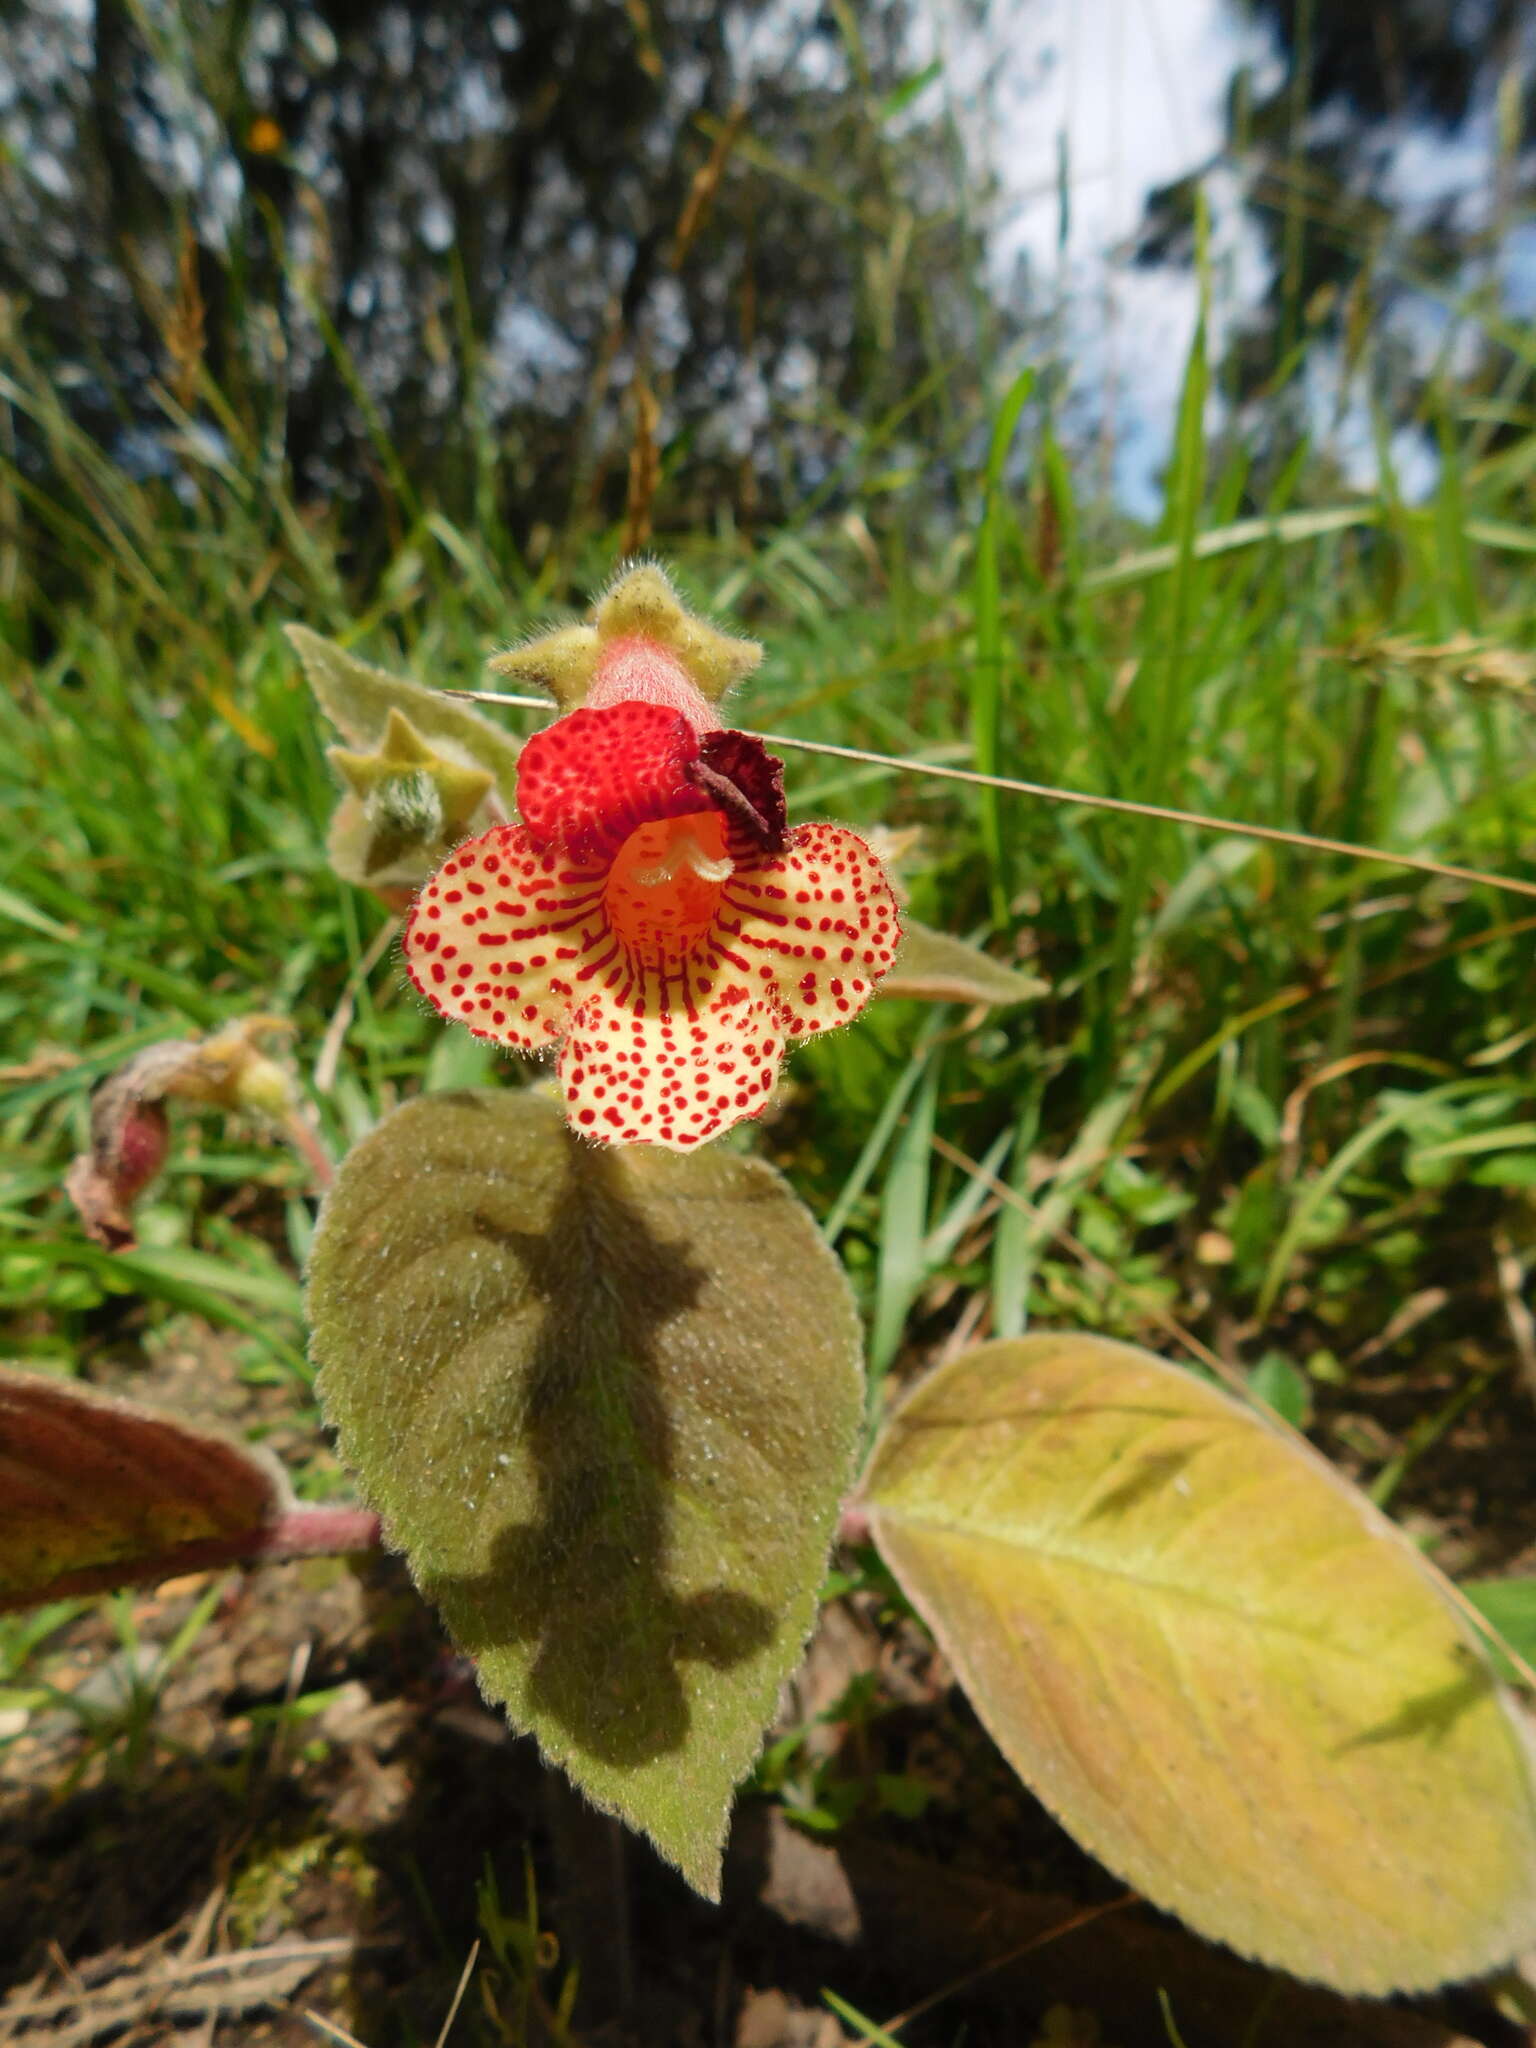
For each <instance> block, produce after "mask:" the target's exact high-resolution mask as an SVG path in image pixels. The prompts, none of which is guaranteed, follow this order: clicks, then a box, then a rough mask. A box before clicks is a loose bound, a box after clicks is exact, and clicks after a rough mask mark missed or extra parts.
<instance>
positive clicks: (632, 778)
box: [517, 700, 709, 860]
mask: <svg viewBox="0 0 1536 2048" xmlns="http://www.w3.org/2000/svg"><path fill="white" fill-rule="evenodd" d="M698 754H699V737H698V734H697V733H696V732H695V731H694V729H693V727H692V726H691V725H690V724H689V722H688V720H687V719H686V718H684V717H682V716H681V715H680V714H679V713H678V712H676V711H671V710H669V709H668V708H667V707H666V706H665V705H664V704H647V703H642V702H640V701H638V700H635V701H631V702H626V703H622V704H610V705H608V706H607V708H606V709H604V710H601V711H590V710H586V709H583V710H580V711H572V712H570V713H569V714H568V715H567V716H566V717H564V718H557V719H556V720H555V722H554V724H553V725H548V726H546V727H545V728H544V730H543V731H542V732H537V733H535V734H534V735H533V737H532V739H530V740H529V741H528V743H527V745H526V746H525V747H524V748H523V751H522V754H521V756H520V757H519V760H518V764H517V807H518V809H519V811H521V813H522V815H523V821H524V823H525V824H526V825H527V827H528V832H529V836H530V838H531V839H532V842H533V844H534V845H535V846H536V847H540V848H543V847H549V846H556V845H560V846H564V847H565V848H566V850H567V851H568V852H569V853H571V854H574V855H575V857H576V858H577V859H578V860H589V859H591V860H595V859H605V860H611V859H612V857H613V855H614V854H615V853H617V852H618V850H619V848H620V847H621V846H622V845H623V843H624V841H625V840H626V839H627V838H628V837H629V835H630V833H631V832H633V831H635V830H636V828H637V827H638V826H641V825H647V824H650V823H652V822H653V821H654V820H655V819H658V818H679V817H682V816H684V815H685V814H686V813H687V812H689V811H702V810H706V809H708V808H709V798H708V796H707V795H706V794H705V793H704V792H703V791H702V790H700V789H698V788H697V787H695V785H694V783H693V782H692V781H691V780H690V778H689V774H688V769H689V766H690V764H691V763H692V762H694V761H696V760H697V759H698Z"/></svg>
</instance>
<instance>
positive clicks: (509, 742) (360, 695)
mask: <svg viewBox="0 0 1536 2048" xmlns="http://www.w3.org/2000/svg"><path fill="white" fill-rule="evenodd" d="M287 631H288V640H289V644H290V645H291V646H292V648H293V651H294V653H295V654H297V656H298V657H299V660H300V662H301V663H302V664H303V668H304V674H305V676H306V677H307V678H308V681H309V686H310V688H311V689H312V690H313V691H314V693H315V696H316V697H317V698H318V700H319V703H320V708H321V710H322V711H323V712H324V713H325V715H326V717H327V718H329V719H330V721H331V723H332V724H333V725H334V726H335V727H336V728H337V730H338V731H339V732H341V733H342V734H343V735H344V736H345V737H346V738H347V739H348V740H349V741H350V742H351V744H352V745H353V746H354V747H361V748H363V749H365V750H372V749H373V748H376V747H378V746H379V745H380V743H381V742H382V740H383V739H384V737H385V734H386V731H387V729H388V727H389V714H390V713H391V712H392V711H395V712H398V713H399V714H400V715H401V716H402V717H403V718H406V719H409V721H410V723H411V725H412V726H413V727H414V729H415V731H416V732H417V733H418V734H420V736H421V737H422V738H423V739H425V740H429V741H431V742H432V744H433V745H434V747H436V748H437V750H438V751H439V752H440V753H442V754H444V755H445V756H447V757H448V758H450V759H452V760H454V761H456V762H457V763H458V765H459V766H460V767H463V768H471V769H473V768H484V769H485V770H487V772H488V773H489V774H491V775H493V776H494V777H495V779H496V786H497V789H498V790H499V792H500V794H501V799H502V803H503V805H504V806H505V808H506V809H507V810H511V808H512V803H513V797H514V794H515V787H516V775H517V755H518V743H517V741H516V740H515V739H513V738H512V737H511V735H510V734H508V733H505V732H503V731H502V729H501V727H500V726H498V725H493V724H492V723H491V721H490V719H488V718H486V717H484V716H483V715H482V714H481V713H480V712H478V711H476V710H475V709H474V708H473V707H472V706H471V705H468V704H460V703H458V702H457V701H456V700H455V699H454V698H452V697H445V696H444V695H443V694H442V692H441V691H440V690H429V689H426V688H424V687H423V685H422V684H420V683H413V682H407V681H406V679H405V678H404V677H403V676H392V675H390V674H389V673H388V672H387V671H386V670H384V669H381V668H374V667H372V666H371V665H370V664H369V663H368V662H366V661H359V660H358V658H357V656H356V655H355V654H349V653H348V652H347V650H346V649H345V648H344V647H338V646H337V645H336V643H335V641H334V640H326V639H324V638H322V636H321V635H320V634H319V633H312V632H311V631H310V630H309V628H308V627H307V626H290V627H288V629H287Z"/></svg>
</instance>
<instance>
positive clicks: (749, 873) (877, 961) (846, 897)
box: [719, 825, 901, 1038]
mask: <svg viewBox="0 0 1536 2048" xmlns="http://www.w3.org/2000/svg"><path fill="white" fill-rule="evenodd" d="M786 901H790V902H794V903H797V904H803V905H804V906H805V908H804V909H803V910H800V911H797V912H795V913H793V914H791V915H788V916H786V915H785V913H784V912H783V911H781V910H779V909H778V908H777V907H776V906H777V905H778V904H780V903H783V902H786ZM719 928H720V932H721V935H722V938H723V939H728V940H730V941H731V942H732V944H733V945H734V946H735V948H737V949H738V950H739V951H740V952H742V953H743V954H745V955H746V956H747V957H748V958H749V959H753V960H756V961H757V962H758V968H757V979H758V980H759V981H760V982H766V983H768V984H769V985H771V986H776V988H777V991H778V999H779V1014H780V1017H781V1019H782V1023H783V1028H784V1030H785V1031H786V1032H787V1033H788V1034H789V1036H790V1037H791V1038H809V1037H813V1036H814V1035H815V1034H816V1033H817V1032H820V1031H831V1030H834V1029H835V1028H836V1027H837V1026H838V1025H840V1024H847V1023H850V1022H851V1021H852V1020H853V1019H854V1018H855V1017H856V1016H857V1015H858V1014H859V1012H860V1010H862V1009H863V1008H864V1005H865V1004H866V1003H867V1002H868V1001H869V999H870V997H871V996H872V995H873V994H874V989H875V983H876V982H877V981H879V979H880V977H881V976H882V975H883V974H885V973H886V972H887V971H888V969H889V968H890V966H891V963H892V962H893V961H894V959H895V958H896V948H897V946H898V945H899V944H900V941H901V917H900V913H899V912H898V910H897V906H896V898H895V896H894V895H893V894H892V891H891V885H890V883H889V882H888V881H887V880H886V876H885V870H884V869H883V868H882V867H881V865H880V863H879V861H878V860H877V859H876V858H875V856H874V854H873V853H872V852H871V851H870V849H869V847H868V846H867V845H866V844H865V843H864V841H863V840H862V839H861V838H860V837H859V836H858V834H857V833H856V832H849V831H846V830H845V829H844V828H843V827H842V826H841V825H797V826H796V827H795V828H794V830H793V831H792V832H791V833H790V834H789V835H788V838H787V839H786V840H785V843H784V851H783V853H782V854H780V855H779V856H778V857H777V859H769V860H761V861H758V862H756V863H754V864H752V865H745V866H740V867H738V868H737V871H736V873H735V874H734V875H733V876H732V878H731V880H730V881H729V882H728V883H727V884H726V887H725V892H724V897H723V900H722V903H721V916H720V926H719ZM765 993H766V990H765Z"/></svg>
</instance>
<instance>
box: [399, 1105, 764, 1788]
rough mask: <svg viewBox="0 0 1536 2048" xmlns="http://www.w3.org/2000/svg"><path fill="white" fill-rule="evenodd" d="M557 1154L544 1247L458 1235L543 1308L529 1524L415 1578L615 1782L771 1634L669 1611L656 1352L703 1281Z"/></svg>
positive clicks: (706, 1609) (530, 1392)
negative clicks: (515, 1667) (509, 1654)
mask: <svg viewBox="0 0 1536 2048" xmlns="http://www.w3.org/2000/svg"><path fill="white" fill-rule="evenodd" d="M570 1145H571V1150H570V1163H571V1174H570V1179H569V1182H568V1185H567V1189H566V1192H565V1193H564V1195H563V1196H562V1197H561V1199H560V1201H559V1203H558V1205H557V1207H556V1209H555V1212H554V1214H553V1215H552V1217H551V1219H550V1224H549V1228H548V1229H547V1231H538V1232H523V1231H516V1230H510V1229H508V1228H507V1227H506V1226H505V1225H504V1224H502V1223H501V1222H499V1221H498V1220H496V1219H494V1218H492V1217H490V1216H488V1215H486V1214H485V1213H484V1212H483V1211H482V1212H479V1213H477V1214H476V1216H475V1218H474V1222H473V1230H474V1234H475V1235H476V1236H478V1237H479V1238H480V1240H481V1241H482V1242H483V1243H485V1244H487V1245H488V1246H494V1247H495V1248H496V1249H497V1250H498V1251H500V1252H501V1253H502V1254H503V1255H505V1254H508V1253H510V1255H511V1256H512V1258H513V1259H514V1260H515V1261H516V1263H517V1265H518V1266H519V1267H520V1268H521V1269H522V1271H523V1273H524V1274H525V1275H526V1278H527V1284H528V1287H529V1289H530V1291H531V1292H532V1294H533V1295H534V1296H535V1297H536V1298H537V1299H538V1300H539V1302H540V1303H541V1304H542V1308H543V1315H542V1323H541V1328H540V1331H539V1335H538V1337H537V1339H536V1341H535V1344H534V1347H533V1351H532V1356H531V1358H530V1361H529V1364H528V1367H527V1370H526V1380H525V1392H524V1400H523V1404H522V1410H523V1414H522V1422H523V1436H524V1445H525V1450H526V1456H527V1461H528V1469H529V1473H530V1477H531V1481H532V1484H533V1485H534V1487H535V1488H536V1490H537V1495H538V1507H537V1512H536V1514H535V1516H534V1517H533V1519H532V1520H530V1521H528V1522H523V1523H516V1524H513V1525H511V1526H510V1527H507V1528H505V1529H502V1530H500V1531H498V1532H497V1534H496V1536H495V1538H494V1540H493V1545H492V1551H491V1558H490V1562H489V1564H488V1566H487V1567H486V1569H485V1570H483V1571H481V1572H478V1573H475V1574H473V1575H453V1574H448V1573H431V1572H428V1573H424V1574H423V1576H422V1580H421V1586H422V1591H423V1592H424V1593H425V1594H426V1595H427V1597H428V1598H429V1599H431V1600H433V1601H435V1602H437V1603H438V1604H439V1605H440V1606H441V1607H442V1608H443V1610H444V1613H445V1614H446V1615H447V1617H448V1620H449V1622H450V1624H451V1626H452V1628H453V1631H454V1634H455V1635H456V1636H457V1638H458V1640H459V1642H460V1643H461V1644H462V1645H463V1647H464V1648H465V1649H466V1650H467V1651H468V1652H469V1653H470V1654H471V1655H472V1656H479V1655H481V1654H482V1653H484V1652H485V1651H488V1650H491V1649H494V1648H496V1647H498V1646H500V1645H503V1644H505V1643H508V1642H511V1641H517V1642H522V1643H526V1644H529V1645H530V1646H531V1648H532V1664H531V1670H530V1675H529V1680H528V1705H529V1707H530V1708H531V1709H533V1710H534V1712H536V1713H542V1714H547V1715H549V1716H550V1717H551V1719H553V1720H554V1721H556V1722H557V1723H558V1724H559V1725H560V1726H561V1727H563V1728H564V1729H565V1730H566V1731H567V1732H568V1734H569V1735H570V1737H571V1738H572V1740H573V1741H574V1742H575V1744H576V1745H577V1746H578V1747H579V1748H580V1749H581V1750H583V1751H585V1752H586V1753H587V1754H589V1755H590V1756H592V1757H594V1758H597V1759H600V1760H601V1761H602V1762H604V1763H607V1764H612V1765H620V1766H629V1765H636V1764H640V1763H644V1762H647V1761H649V1760H650V1759H651V1758H653V1757H656V1756H660V1755H663V1754H665V1753H666V1752H667V1751H669V1750H674V1749H677V1748H680V1747H681V1746H682V1743H683V1741H684V1739H685V1737H686V1734H687V1731H688V1718H689V1716H688V1701H687V1695H686V1692H685V1689H684V1685H683V1682H682V1679H681V1676H680V1673H679V1668H678V1667H679V1666H680V1665H681V1664H684V1663H688V1662H697V1663H704V1664H707V1665H709V1666H711V1667H712V1668H714V1669H716V1670H725V1669H727V1668H729V1667H730V1666H731V1665H733V1664H737V1663H739V1662H741V1661H742V1660H743V1659H744V1658H746V1657H749V1656H751V1655H752V1654H753V1653H754V1652H756V1651H758V1650H761V1649H762V1648H763V1647H764V1645H765V1644H767V1643H768V1642H769V1641H771V1640H772V1637H773V1634H774V1630H775V1627H776V1617H775V1614H774V1611H773V1609H772V1608H770V1607H768V1606H767V1605H765V1604H764V1603H763V1602H762V1601H760V1600H758V1599H755V1598H753V1597H752V1596H751V1595H749V1594H747V1593H744V1592H740V1591H737V1590H734V1589H732V1588H730V1587H726V1586H717V1587H710V1588H708V1589H705V1590H702V1591H697V1592H694V1593H691V1594H687V1595H680V1594H679V1593H678V1592H677V1591H676V1590H675V1589H674V1587H673V1586H672V1585H671V1584H670V1583H669V1579H668V1565H669V1562H670V1552H671V1544H670V1540H669V1537H670V1518H671V1516H672V1514H673V1513H674V1512H675V1508H674V1507H673V1505H672V1503H671V1501H670V1500H669V1495H670V1494H671V1493H673V1492H674V1490H675V1487H676V1478H677V1475H676V1472H675V1459H674V1432H673V1426H672V1423H671V1420H670V1418H669V1416H668V1413H667V1407H666V1400H665V1398H664V1396H663V1391H662V1387H661V1384H660V1378H661V1363H660V1359H659V1356H658V1350H657V1345H658V1339H659V1337H660V1334H661V1332H662V1331H663V1330H664V1329H665V1327H666V1326H667V1325H668V1324H669V1323H671V1322H673V1321H674V1320H675V1319H676V1318H678V1317H680V1316H683V1315H685V1314H687V1312H688V1311H689V1310H690V1309H692V1308H693V1307H694V1306H695V1305H696V1303H697V1301H698V1297H699V1293H700V1289H701V1287H702V1285H703V1281H704V1277H705V1276H704V1275H703V1274H702V1273H701V1272H700V1271H699V1270H698V1269H697V1268H695V1267H694V1266H693V1265H691V1264H690V1263H689V1260H688V1258H687V1255H686V1252H685V1251H684V1249H683V1248H682V1247H680V1246H678V1245H675V1244H669V1243H667V1242H665V1241H664V1240H662V1239H661V1238H658V1237H657V1236H656V1235H655V1234H654V1232H653V1231H652V1230H651V1229H650V1227H649V1225H648V1224H647V1222H646V1220H645V1218H644V1217H643V1215H641V1213H640V1212H639V1210H638V1209H637V1208H636V1206H635V1205H634V1203H633V1202H632V1201H631V1200H629V1199H628V1198H627V1194H626V1189H625V1175H626V1172H627V1171H628V1169H627V1168H626V1166H625V1165H624V1164H623V1163H621V1162H620V1161H619V1160H618V1159H616V1158H614V1157H613V1156H612V1155H610V1154H608V1153H600V1152H596V1151H594V1150H592V1149H590V1148H588V1147H586V1146H579V1145H577V1144H576V1143H575V1142H574V1141H570Z"/></svg>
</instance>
